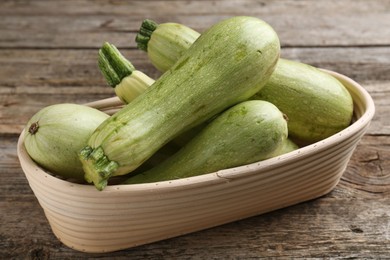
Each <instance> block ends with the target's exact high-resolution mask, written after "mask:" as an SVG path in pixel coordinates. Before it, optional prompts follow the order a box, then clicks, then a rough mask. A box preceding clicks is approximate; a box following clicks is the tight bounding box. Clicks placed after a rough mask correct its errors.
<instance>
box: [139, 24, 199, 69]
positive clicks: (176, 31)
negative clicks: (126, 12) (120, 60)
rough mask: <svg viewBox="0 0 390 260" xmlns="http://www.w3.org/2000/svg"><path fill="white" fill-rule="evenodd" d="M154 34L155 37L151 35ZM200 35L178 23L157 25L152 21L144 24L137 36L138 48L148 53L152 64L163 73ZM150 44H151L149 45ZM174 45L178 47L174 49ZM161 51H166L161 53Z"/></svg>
mask: <svg viewBox="0 0 390 260" xmlns="http://www.w3.org/2000/svg"><path fill="white" fill-rule="evenodd" d="M152 34H153V37H151V35H152ZM198 37H199V33H198V32H196V31H194V30H192V29H191V28H189V27H187V26H185V25H182V24H178V23H163V24H157V23H155V22H154V21H152V20H150V19H145V20H144V21H143V22H142V26H141V28H140V33H138V34H137V36H136V42H137V47H138V48H139V49H141V50H144V51H146V50H147V53H148V56H149V59H150V61H151V63H152V64H153V65H154V66H155V67H156V68H157V69H158V70H159V71H161V72H165V71H167V70H169V69H170V68H171V67H172V66H173V64H175V62H176V61H177V60H178V59H179V58H180V57H181V56H182V55H183V53H184V52H185V50H187V49H188V48H189V47H190V46H191V45H192V44H193V43H194V41H195V40H196V39H197V38H198ZM149 43H150V44H149ZM172 45H174V46H176V47H177V48H176V49H173V48H172V47H173V46H172ZM161 49H163V50H165V51H164V52H161Z"/></svg>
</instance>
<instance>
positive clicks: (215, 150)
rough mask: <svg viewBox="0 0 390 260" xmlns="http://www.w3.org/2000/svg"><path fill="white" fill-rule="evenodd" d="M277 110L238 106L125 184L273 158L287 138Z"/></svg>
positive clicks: (248, 104) (259, 104)
mask: <svg viewBox="0 0 390 260" xmlns="http://www.w3.org/2000/svg"><path fill="white" fill-rule="evenodd" d="M287 133H288V130H287V122H286V120H285V118H284V115H283V114H282V113H281V112H280V111H279V109H278V108H277V107H276V106H275V105H273V104H271V103H269V102H267V101H261V100H251V101H245V102H241V103H239V104H237V105H235V106H233V107H231V108H230V109H228V110H226V111H225V112H223V113H222V114H220V115H219V116H218V117H216V119H214V120H213V121H212V122H211V123H209V124H208V125H207V126H206V127H205V128H203V129H202V131H201V132H200V133H199V134H198V135H196V136H195V137H194V138H193V139H191V141H189V142H188V143H187V144H186V145H185V146H184V147H183V148H181V149H180V150H179V151H178V152H177V153H175V154H174V155H173V156H171V157H169V158H168V159H167V160H165V161H163V162H162V163H160V164H159V165H157V166H155V167H154V168H152V169H150V170H148V171H146V172H144V173H140V174H137V175H134V176H132V177H130V178H129V179H127V180H126V181H125V183H126V184H136V183H146V182H157V181H165V180H172V179H178V178H185V177H191V176H196V175H201V174H205V173H211V172H215V171H218V170H221V169H227V168H232V167H236V166H241V165H245V164H249V163H253V162H256V161H261V160H265V159H268V158H271V157H273V156H274V154H275V153H276V152H278V151H279V150H280V149H282V147H283V145H284V143H285V140H286V138H287Z"/></svg>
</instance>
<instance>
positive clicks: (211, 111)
mask: <svg viewBox="0 0 390 260" xmlns="http://www.w3.org/2000/svg"><path fill="white" fill-rule="evenodd" d="M226 43H229V44H226ZM279 54H280V43H279V39H278V36H277V34H276V33H275V31H274V30H273V29H272V27H270V26H269V25H268V24H267V23H265V22H264V21H262V20H260V19H257V18H254V17H246V16H238V17H232V18H229V19H226V20H223V21H221V22H219V23H217V24H215V25H213V26H212V27H211V28H209V29H208V30H207V31H206V32H205V33H204V34H202V36H201V37H199V38H198V39H197V40H196V41H195V42H194V44H192V45H191V47H190V48H189V49H188V50H186V51H185V52H184V54H183V55H182V56H181V58H180V59H179V60H178V61H177V62H176V63H175V65H174V66H173V67H172V68H171V69H169V70H168V71H167V72H166V73H164V74H163V75H162V76H161V77H160V78H159V79H158V80H156V81H155V83H154V84H152V86H150V87H149V88H148V89H147V90H146V91H145V92H144V93H143V94H141V95H140V96H138V97H137V98H136V99H134V100H133V101H132V102H131V103H129V104H127V105H126V106H125V107H124V108H123V109H121V110H120V111H119V112H117V113H116V114H114V115H113V116H111V117H110V118H109V119H108V120H106V121H105V122H103V123H102V124H101V125H100V126H99V127H98V128H97V129H96V131H95V132H94V133H93V134H92V136H91V137H90V139H89V141H88V146H86V147H85V148H84V149H83V150H82V151H81V152H80V156H79V157H80V160H81V162H82V164H83V168H84V171H85V179H86V180H87V181H88V182H93V183H94V185H95V187H96V188H97V189H98V190H102V189H104V187H105V186H106V185H107V181H108V179H109V178H110V177H112V176H117V175H124V174H127V173H129V172H131V171H133V170H134V169H136V168H137V167H139V166H140V165H141V164H142V163H143V162H144V161H145V160H147V159H148V158H149V157H150V156H151V155H153V154H154V153H155V152H156V151H157V150H158V149H159V148H161V147H162V146H163V145H164V144H166V143H168V142H169V141H170V140H172V139H173V138H174V137H176V136H177V135H178V134H180V133H183V132H184V131H186V130H188V129H191V128H192V127H194V126H196V125H198V124H201V123H202V122H204V121H206V120H207V119H209V118H211V117H212V116H214V115H216V114H219V113H220V112H222V111H223V110H225V109H226V108H228V107H230V106H233V105H235V104H237V103H239V102H242V101H245V100H247V99H249V98H250V97H251V96H253V95H254V94H255V93H256V92H258V91H259V90H260V89H261V88H262V87H263V86H264V85H265V83H266V82H267V80H268V79H269V77H270V76H271V74H272V72H273V70H274V68H275V65H276V63H277V61H278V59H279Z"/></svg>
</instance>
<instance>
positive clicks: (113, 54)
mask: <svg viewBox="0 0 390 260" xmlns="http://www.w3.org/2000/svg"><path fill="white" fill-rule="evenodd" d="M98 65H99V69H100V71H101V73H102V74H103V76H104V78H105V79H106V81H107V83H108V84H109V85H110V86H111V87H113V88H114V90H115V93H116V95H117V96H118V97H119V98H120V99H121V100H122V101H123V102H124V103H126V104H128V103H130V102H131V101H133V100H134V99H135V98H136V97H137V96H139V95H140V94H141V93H143V92H145V90H146V89H147V88H148V87H149V86H150V85H152V84H153V83H154V80H153V79H152V78H150V77H149V76H147V75H146V74H144V73H143V72H141V71H139V70H136V69H135V67H134V66H133V64H131V62H130V61H129V60H127V59H126V58H125V57H123V55H122V54H121V53H120V52H119V50H118V49H117V48H116V47H115V46H114V45H113V44H110V43H108V42H105V43H104V44H103V46H102V47H101V48H100V50H99V58H98Z"/></svg>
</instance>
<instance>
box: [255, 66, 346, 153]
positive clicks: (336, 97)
mask: <svg viewBox="0 0 390 260" xmlns="http://www.w3.org/2000/svg"><path fill="white" fill-rule="evenodd" d="M253 99H261V100H267V101H269V102H271V103H273V104H275V105H276V106H277V107H278V108H279V109H280V110H281V111H282V112H283V113H284V114H286V115H287V117H288V128H289V136H290V138H292V139H293V140H295V141H296V142H298V143H300V144H302V145H305V144H310V143H313V142H316V141H319V140H322V139H325V138H327V137H329V136H331V135H333V134H335V133H337V132H339V131H341V130H343V129H344V128H346V127H347V126H349V124H350V123H351V120H352V114H353V100H352V97H351V95H350V94H349V92H348V90H347V89H346V88H345V87H344V86H343V84H342V83H341V82H340V81H338V80H337V79H336V78H334V77H333V76H331V75H329V74H327V73H325V72H323V71H321V70H319V69H317V68H315V67H313V66H310V65H307V64H303V63H300V62H295V61H290V60H286V59H280V60H279V62H278V65H277V68H276V69H275V71H274V73H273V74H272V76H271V78H270V80H269V81H268V82H267V84H266V86H265V87H264V88H262V89H261V90H260V91H259V92H257V93H256V94H255V95H254V97H253Z"/></svg>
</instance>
